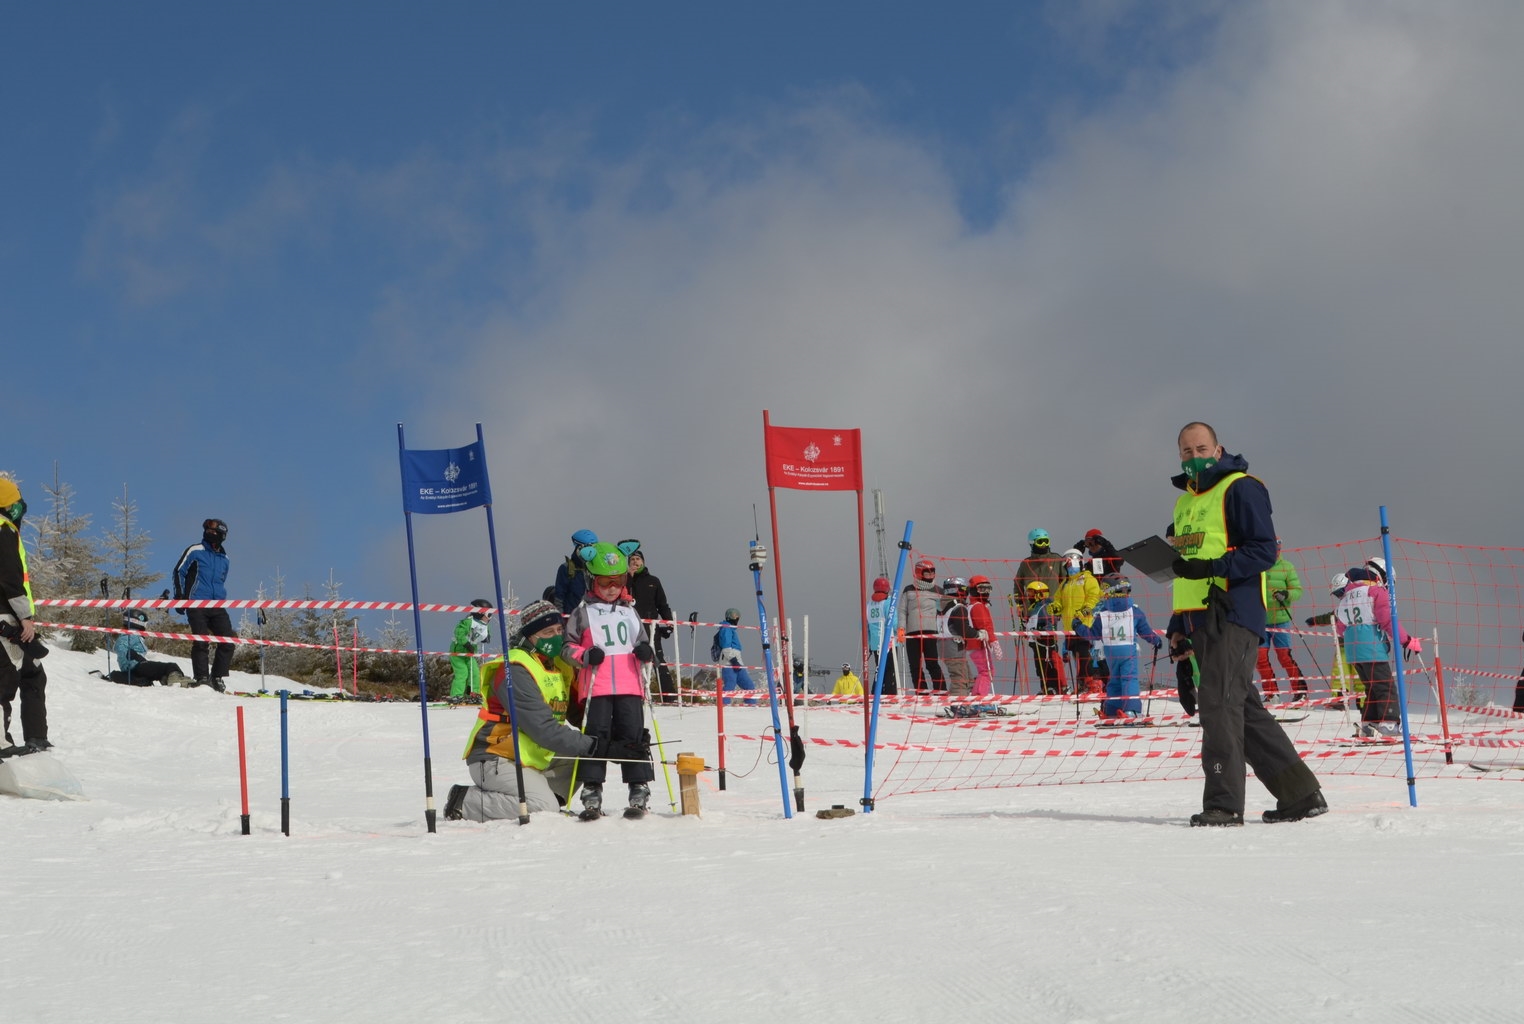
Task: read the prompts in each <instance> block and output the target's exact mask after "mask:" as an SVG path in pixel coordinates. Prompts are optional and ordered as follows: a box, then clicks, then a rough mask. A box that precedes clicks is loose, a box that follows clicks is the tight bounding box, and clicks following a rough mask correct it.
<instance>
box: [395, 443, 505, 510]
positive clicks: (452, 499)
mask: <svg viewBox="0 0 1524 1024" xmlns="http://www.w3.org/2000/svg"><path fill="white" fill-rule="evenodd" d="M490 504H492V488H491V486H490V485H489V484H488V483H487V458H486V454H485V452H484V450H483V448H482V442H481V441H477V442H476V443H475V444H468V445H466V446H465V447H464V448H438V449H421V448H413V449H403V450H402V509H403V511H404V512H417V513H421V514H423V515H442V514H444V513H447V512H464V511H466V510H467V509H472V508H480V507H481V506H483V505H490Z"/></svg>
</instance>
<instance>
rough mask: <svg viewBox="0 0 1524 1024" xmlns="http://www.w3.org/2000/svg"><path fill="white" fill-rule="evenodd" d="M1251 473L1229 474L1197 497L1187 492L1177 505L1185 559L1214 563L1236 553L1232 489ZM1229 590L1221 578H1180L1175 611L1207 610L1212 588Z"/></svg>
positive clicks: (1178, 535)
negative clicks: (1229, 509) (1230, 500)
mask: <svg viewBox="0 0 1524 1024" xmlns="http://www.w3.org/2000/svg"><path fill="white" fill-rule="evenodd" d="M1248 475H1249V474H1247V473H1229V474H1228V475H1227V476H1225V477H1223V478H1222V479H1221V480H1219V481H1217V483H1215V484H1213V485H1212V487H1211V488H1210V489H1209V490H1205V491H1202V492H1201V493H1200V494H1196V493H1194V492H1192V491H1189V490H1187V491H1186V492H1185V493H1184V494H1182V495H1181V496H1180V497H1179V499H1178V500H1177V501H1176V502H1175V536H1174V539H1173V543H1174V545H1175V550H1176V551H1177V552H1178V553H1179V555H1180V557H1181V558H1200V559H1206V560H1212V559H1217V558H1221V557H1222V556H1223V555H1225V554H1227V553H1228V552H1229V551H1231V550H1233V549H1232V547H1230V546H1229V544H1228V513H1227V498H1228V487H1229V486H1231V485H1232V484H1233V483H1234V482H1235V481H1237V480H1240V479H1242V478H1243V477H1246V476H1248ZM1214 586H1216V587H1218V588H1219V589H1222V590H1227V589H1228V581H1227V580H1226V579H1225V578H1223V577H1221V576H1212V577H1209V578H1207V579H1204V580H1185V579H1178V578H1177V579H1176V580H1175V581H1174V586H1173V591H1174V610H1175V611H1177V612H1190V611H1199V610H1200V609H1202V608H1205V607H1206V603H1207V592H1208V591H1209V590H1210V589H1211V588H1212V587H1214ZM1259 590H1260V601H1261V603H1263V602H1264V600H1265V574H1264V573H1260V574H1259Z"/></svg>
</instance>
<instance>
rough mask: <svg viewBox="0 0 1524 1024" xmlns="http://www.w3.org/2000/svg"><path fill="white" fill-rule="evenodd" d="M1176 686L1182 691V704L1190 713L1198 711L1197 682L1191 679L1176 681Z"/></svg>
mask: <svg viewBox="0 0 1524 1024" xmlns="http://www.w3.org/2000/svg"><path fill="white" fill-rule="evenodd" d="M1175 685H1176V688H1177V689H1178V690H1179V691H1180V706H1181V707H1182V708H1184V709H1185V713H1186V714H1188V715H1194V714H1195V713H1196V684H1195V683H1194V682H1193V681H1191V680H1190V679H1180V680H1177V681H1176V684H1175Z"/></svg>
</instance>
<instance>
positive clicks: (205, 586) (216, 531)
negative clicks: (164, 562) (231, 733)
mask: <svg viewBox="0 0 1524 1024" xmlns="http://www.w3.org/2000/svg"><path fill="white" fill-rule="evenodd" d="M227 537H228V524H227V523H225V522H223V521H222V520H221V519H207V520H205V521H204V522H202V524H201V542H200V543H199V544H192V545H191V546H190V547H188V548H186V549H185V551H184V553H183V554H181V555H180V560H179V561H178V562H176V563H175V571H174V573H173V574H172V575H173V578H174V581H175V600H176V601H226V600H227V597H228V588H227V580H228V554H227V552H226V551H224V550H223V547H222V542H223V541H225V540H227ZM175 611H176V612H178V613H180V614H183V615H184V616H185V617H186V619H187V620H189V622H190V631H191V632H192V633H193V634H195V635H196V636H237V635H238V634H237V633H236V632H234V630H233V620H232V618H231V617H230V616H229V615H228V610H227V609H226V608H185V607H180V608H176V609H175ZM211 647H212V644H211V642H210V641H207V640H194V641H192V642H191V675H192V677H193V678H192V679H191V685H192V686H210V687H211V688H212V689H214V690H216V691H217V692H218V693H224V692H226V690H227V676H228V669H229V668H230V667H231V666H232V664H233V645H232V644H222V643H219V644H218V645H217V650H216V653H215V654H212V655H211V658H210V660H208V657H207V656H208V654H209V653H210V652H211Z"/></svg>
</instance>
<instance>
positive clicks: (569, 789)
mask: <svg viewBox="0 0 1524 1024" xmlns="http://www.w3.org/2000/svg"><path fill="white" fill-rule="evenodd" d="M602 667H603V663H602V662H599V663H598V664H596V665H594V666H593V676H592V678H591V679H589V680H588V681H587V696H586V697H583V698H582V726H581V729H580V730H579V731H580V732H581V733H582V735H584V736H586V735H587V713H588V712H589V711H590V710H592V701H593V686H594V685H595V684H596V683H597V682H598V670H599V669H601V668H602ZM507 670H508V666H507V665H504V666H503V671H505V672H506V671H507ZM581 766H582V759H581V758H580V757H579V758H577V760H576V762H575V763H573V764H572V770H571V781H570V782H568V783H567V785H566V812H565V813H567V814H571V813H572V811H571V802H572V797H574V796H576V795H577V769H578V768H580V767H581Z"/></svg>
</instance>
